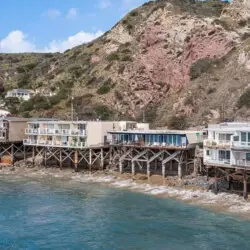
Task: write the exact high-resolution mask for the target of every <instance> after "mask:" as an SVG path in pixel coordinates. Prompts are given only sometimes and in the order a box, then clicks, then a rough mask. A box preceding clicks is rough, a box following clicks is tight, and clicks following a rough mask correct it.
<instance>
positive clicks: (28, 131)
mask: <svg viewBox="0 0 250 250" xmlns="http://www.w3.org/2000/svg"><path fill="white" fill-rule="evenodd" d="M25 134H26V135H61V136H81V137H85V136H86V135H87V134H86V131H85V130H70V129H32V128H27V129H25Z"/></svg>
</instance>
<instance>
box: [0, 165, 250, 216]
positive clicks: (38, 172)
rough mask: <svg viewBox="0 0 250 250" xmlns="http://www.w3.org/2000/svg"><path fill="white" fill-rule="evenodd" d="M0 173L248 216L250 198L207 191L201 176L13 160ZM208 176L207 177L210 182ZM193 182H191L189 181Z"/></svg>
mask: <svg viewBox="0 0 250 250" xmlns="http://www.w3.org/2000/svg"><path fill="white" fill-rule="evenodd" d="M0 175H9V176H23V177H28V178H31V179H35V180H41V181H44V180H48V179H51V181H53V179H59V180H62V181H65V183H72V182H78V183H79V182H85V183H86V182H87V183H88V182H89V183H100V184H103V185H108V186H111V187H115V188H122V189H127V190H130V191H133V192H142V193H145V194H148V195H155V196H158V197H162V198H171V199H176V200H181V201H183V202H185V203H188V204H192V205H199V206H201V207H203V208H206V209H209V210H214V211H217V212H222V213H225V214H231V215H232V214H234V215H237V216H240V217H242V218H244V219H247V220H250V202H249V201H245V200H244V199H243V197H240V196H238V195H235V194H228V193H219V194H218V195H215V194H213V193H212V192H211V191H207V185H208V184H209V183H208V182H206V181H204V177H197V178H192V177H190V176H189V177H186V178H184V179H183V180H178V178H177V177H166V179H165V180H164V181H163V178H162V177H161V176H158V175H157V176H156V175H155V176H154V175H153V176H151V178H150V180H148V179H147V177H146V176H145V175H143V174H137V175H136V176H135V177H132V176H131V174H129V173H125V174H122V175H121V174H120V173H118V172H116V171H111V170H106V171H102V172H101V171H97V172H95V173H90V172H89V171H84V172H77V173H76V172H75V171H74V169H69V168H68V169H67V168H66V169H63V170H60V169H59V168H56V167H54V168H44V167H38V166H36V167H34V168H29V167H26V166H24V164H17V166H16V167H10V166H1V167H0ZM211 182H212V180H210V183H211ZM192 183H193V184H192Z"/></svg>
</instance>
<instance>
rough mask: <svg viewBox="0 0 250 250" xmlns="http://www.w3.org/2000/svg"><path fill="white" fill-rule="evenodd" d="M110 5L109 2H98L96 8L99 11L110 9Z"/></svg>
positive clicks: (102, 0) (101, 0)
mask: <svg viewBox="0 0 250 250" xmlns="http://www.w3.org/2000/svg"><path fill="white" fill-rule="evenodd" d="M111 5H112V4H111V2H110V1H109V0H100V2H99V4H98V8H100V9H106V8H108V7H110V6H111Z"/></svg>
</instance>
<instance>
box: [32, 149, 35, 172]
mask: <svg viewBox="0 0 250 250" xmlns="http://www.w3.org/2000/svg"><path fill="white" fill-rule="evenodd" d="M32 166H33V167H35V147H34V146H33V147H32Z"/></svg>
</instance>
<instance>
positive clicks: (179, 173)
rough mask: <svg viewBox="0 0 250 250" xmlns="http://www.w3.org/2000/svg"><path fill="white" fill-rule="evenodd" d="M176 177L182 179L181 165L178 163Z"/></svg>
mask: <svg viewBox="0 0 250 250" xmlns="http://www.w3.org/2000/svg"><path fill="white" fill-rule="evenodd" d="M178 177H179V178H180V179H182V164H181V162H179V164H178Z"/></svg>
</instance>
